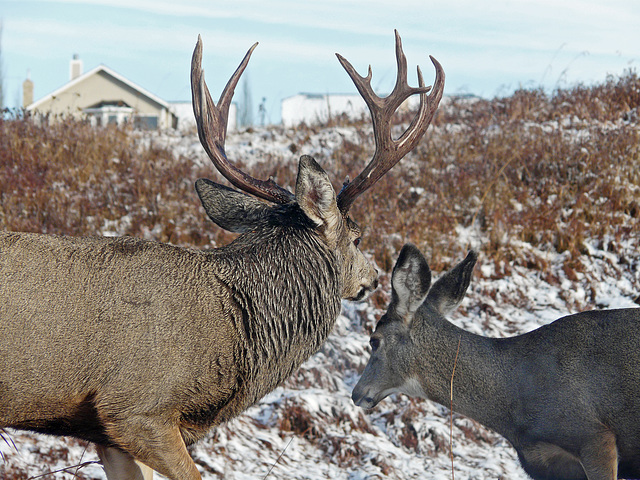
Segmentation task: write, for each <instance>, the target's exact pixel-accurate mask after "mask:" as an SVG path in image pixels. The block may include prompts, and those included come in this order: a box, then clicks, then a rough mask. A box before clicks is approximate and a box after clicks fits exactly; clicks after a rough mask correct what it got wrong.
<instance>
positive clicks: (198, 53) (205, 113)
mask: <svg viewBox="0 0 640 480" xmlns="http://www.w3.org/2000/svg"><path fill="white" fill-rule="evenodd" d="M257 45H258V44H257V43H255V44H253V46H252V47H251V48H250V49H249V51H248V52H247V53H246V55H245V56H244V59H243V60H242V62H241V63H240V66H238V68H237V69H236V71H235V72H234V73H233V75H232V76H231V78H230V79H229V81H228V82H227V85H226V86H225V87H224V90H223V91H222V94H221V95H220V99H219V100H218V105H217V106H216V105H215V103H213V99H212V98H211V94H210V93H209V88H208V87H207V84H206V82H205V81H204V71H203V70H202V39H201V38H200V35H198V43H197V44H196V48H195V49H194V51H193V57H192V59H191V98H192V101H193V113H194V115H195V117H196V124H197V125H198V136H199V137H200V143H201V144H202V146H203V147H204V149H205V151H206V152H207V155H209V158H210V159H211V161H212V162H213V164H214V166H215V167H216V169H217V170H218V171H219V172H220V173H221V174H222V175H223V176H224V177H225V178H226V179H227V180H229V181H230V182H231V183H232V184H233V185H234V186H236V187H237V188H239V189H240V190H243V191H245V192H247V193H250V194H252V195H255V196H257V197H260V198H263V199H265V200H269V201H271V202H274V203H288V202H291V201H292V200H294V199H295V196H294V195H293V194H292V193H291V192H290V191H288V190H287V189H285V188H282V187H280V186H279V185H278V184H276V183H275V182H274V181H273V180H272V179H269V180H257V179H255V178H253V177H252V176H250V175H248V174H247V173H245V172H243V171H242V170H240V169H239V168H237V167H236V166H235V165H233V164H231V163H230V162H229V160H228V159H227V155H226V153H225V151H224V142H225V139H226V138H227V120H228V117H229V106H230V105H231V99H232V98H233V92H234V90H235V88H236V85H237V84H238V81H239V80H240V76H241V75H242V72H244V70H245V68H247V65H248V63H249V59H250V57H251V53H252V52H253V50H254V49H255V48H256V46H257Z"/></svg>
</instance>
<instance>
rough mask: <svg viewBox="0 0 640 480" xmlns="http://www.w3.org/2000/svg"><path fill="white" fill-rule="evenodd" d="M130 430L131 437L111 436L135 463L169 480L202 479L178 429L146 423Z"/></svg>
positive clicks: (117, 479) (125, 435) (117, 478)
mask: <svg viewBox="0 0 640 480" xmlns="http://www.w3.org/2000/svg"><path fill="white" fill-rule="evenodd" d="M129 426H131V425H129ZM138 426H139V425H138ZM130 431H131V432H135V433H133V435H132V436H129V435H127V433H125V434H124V435H113V436H112V437H111V438H113V439H114V440H115V441H116V442H117V443H118V444H119V445H121V446H122V448H123V449H125V450H126V451H128V452H132V453H133V454H134V455H135V458H136V459H137V460H139V461H140V462H143V463H144V465H146V466H148V467H150V468H151V469H153V470H154V471H156V472H158V473H160V474H162V475H164V476H165V477H167V478H168V479H169V480H202V477H201V476H200V472H198V469H197V468H196V464H195V463H194V461H193V459H192V458H191V456H190V455H189V452H188V451H187V446H186V445H185V443H184V440H183V439H182V435H181V434H180V429H179V428H178V427H177V426H176V427H171V426H167V425H157V424H153V425H150V424H148V423H146V425H145V428H144V429H140V428H139V429H135V428H134V429H131V430H130ZM115 479H116V480H120V479H119V477H115ZM109 480H112V479H111V478H109ZM127 480H129V478H127ZM144 480H147V479H146V478H145V479H144Z"/></svg>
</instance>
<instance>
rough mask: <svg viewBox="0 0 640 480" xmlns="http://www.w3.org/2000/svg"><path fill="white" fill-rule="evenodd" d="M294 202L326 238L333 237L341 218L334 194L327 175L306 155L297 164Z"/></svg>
mask: <svg viewBox="0 0 640 480" xmlns="http://www.w3.org/2000/svg"><path fill="white" fill-rule="evenodd" d="M296 201H297V202H298V205H300V208H301V209H302V211H303V212H304V213H305V215H306V216H307V217H309V219H311V221H313V222H314V223H315V224H316V225H317V226H318V227H320V228H321V229H322V231H323V232H324V233H325V235H326V236H330V237H333V236H335V232H336V231H337V225H338V223H339V221H340V218H341V214H340V211H339V210H338V204H337V203H336V192H335V191H334V190H333V185H331V181H330V180H329V176H328V175H327V173H326V172H325V171H324V170H323V169H322V167H321V166H320V165H318V163H317V162H316V161H315V160H314V159H313V158H312V157H310V156H308V155H303V156H302V157H300V163H299V164H298V179H297V181H296Z"/></svg>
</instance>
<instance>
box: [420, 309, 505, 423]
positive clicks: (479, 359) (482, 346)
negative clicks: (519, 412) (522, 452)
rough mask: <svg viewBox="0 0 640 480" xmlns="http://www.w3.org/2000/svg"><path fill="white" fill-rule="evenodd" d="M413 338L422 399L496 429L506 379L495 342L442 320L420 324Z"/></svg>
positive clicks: (502, 358) (501, 414) (501, 413)
mask: <svg viewBox="0 0 640 480" xmlns="http://www.w3.org/2000/svg"><path fill="white" fill-rule="evenodd" d="M420 330H421V331H420V333H419V334H418V335H416V336H415V337H416V338H417V340H416V341H417V342H419V345H420V348H419V350H420V352H422V353H421V354H420V355H419V356H418V357H419V358H422V360H421V363H422V365H421V366H420V369H421V371H422V372H427V374H426V375H423V376H422V381H421V382H420V383H421V386H422V388H423V390H424V392H425V394H426V395H425V396H426V397H428V398H430V399H431V400H434V401H436V402H437V403H440V404H441V405H444V406H446V407H448V408H450V407H451V406H453V410H454V411H455V412H458V413H461V414H463V415H465V416H468V417H470V418H473V419H474V420H476V421H478V422H480V423H482V424H484V425H487V426H488V427H491V428H494V429H496V430H498V428H497V426H498V425H499V424H500V417H501V416H504V410H503V409H501V408H500V405H501V399H502V398H505V396H506V388H507V381H508V377H507V375H506V373H507V370H505V365H508V363H507V362H506V361H505V358H504V353H502V352H501V349H499V348H497V342H496V340H497V339H493V338H488V337H483V336H480V335H475V334H473V333H470V332H467V331H465V330H463V329H461V328H458V327H457V326H455V325H454V324H452V323H451V322H448V321H447V320H445V319H444V318H441V319H438V320H436V321H432V322H429V323H428V324H426V325H422V326H421V329H420Z"/></svg>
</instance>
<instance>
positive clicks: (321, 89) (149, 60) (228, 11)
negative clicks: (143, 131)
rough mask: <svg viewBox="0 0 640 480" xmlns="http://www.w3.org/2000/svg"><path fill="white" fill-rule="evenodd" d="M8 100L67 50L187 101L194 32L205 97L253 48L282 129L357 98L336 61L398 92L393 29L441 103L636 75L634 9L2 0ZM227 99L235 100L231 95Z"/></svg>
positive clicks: (65, 75) (373, 0) (557, 1)
mask: <svg viewBox="0 0 640 480" xmlns="http://www.w3.org/2000/svg"><path fill="white" fill-rule="evenodd" d="M0 19H1V21H2V36H1V39H0V41H1V58H0V61H1V63H2V72H3V75H2V76H3V77H4V91H5V95H4V96H5V105H6V106H9V107H17V106H20V104H21V102H22V82H23V81H24V79H25V78H26V77H27V75H29V76H30V78H31V80H32V81H33V82H34V97H35V99H36V100H37V99H39V98H41V97H43V96H45V95H47V94H49V93H51V92H52V91H54V90H56V89H57V88H59V87H61V86H62V85H64V84H65V83H66V82H67V81H68V80H69V61H70V60H71V58H72V56H73V55H74V54H77V55H79V57H80V59H81V60H82V61H83V65H84V71H88V70H90V69H92V68H94V67H95V66H97V65H99V64H104V65H106V66H108V67H109V68H111V69H113V70H115V71H116V72H118V73H119V74H121V75H123V76H125V77H126V78H128V79H129V80H131V81H132V82H134V83H137V84H138V85H140V86H141V87H143V88H144V89H146V90H147V91H149V92H151V93H153V94H155V95H157V96H159V97H160V98H162V99H164V100H167V101H187V100H189V99H190V86H189V73H190V61H191V54H192V52H193V48H194V46H195V43H196V40H197V38H198V34H200V35H201V36H202V40H203V45H204V53H203V68H204V70H205V78H206V80H207V84H208V85H209V88H210V90H211V93H212V96H213V98H214V99H217V98H218V96H219V95H220V93H221V91H222V89H223V88H224V85H225V84H226V82H227V80H228V79H229V77H230V76H231V74H232V73H233V71H234V70H235V68H236V67H237V65H238V64H239V63H240V61H241V60H242V58H243V56H244V54H245V52H246V51H247V50H248V49H249V47H250V46H251V45H253V43H255V42H259V45H258V48H257V49H256V50H255V51H254V53H253V56H252V58H251V62H250V63H249V67H248V69H247V71H246V72H245V74H244V77H243V80H241V87H242V88H244V87H243V86H244V83H243V82H246V87H247V90H248V91H249V92H250V94H251V98H252V101H253V102H252V105H253V106H254V107H253V109H254V111H255V112H256V114H255V115H254V116H257V111H258V106H259V104H260V103H261V102H262V99H263V98H264V99H265V100H264V106H265V108H266V111H267V120H268V121H270V122H272V123H277V122H279V121H280V102H281V100H282V99H283V98H286V97H289V96H292V95H296V94H298V93H302V92H305V93H319V94H326V93H356V90H355V87H354V86H353V84H352V82H351V80H350V79H349V77H348V76H347V74H346V73H345V72H344V70H343V69H342V67H341V66H340V64H339V63H338V61H337V59H336V57H335V53H336V52H338V53H340V54H342V55H343V56H344V57H346V58H347V59H348V60H349V61H350V62H351V63H352V64H353V65H354V67H355V68H356V69H357V70H358V71H359V72H360V73H361V74H366V71H367V67H368V65H371V67H372V70H373V80H372V85H373V87H374V89H375V90H376V91H377V92H379V93H383V94H384V93H388V92H389V91H391V89H392V88H393V84H394V83H395V70H396V66H395V54H394V35H393V31H394V29H397V30H398V31H399V33H400V35H401V37H402V42H403V46H404V51H405V54H406V56H407V60H408V65H409V83H410V84H411V85H417V79H416V72H415V68H416V65H420V67H421V69H422V72H423V74H424V77H425V82H426V83H427V84H430V83H432V81H433V78H434V71H433V67H432V65H431V62H430V60H429V55H433V56H434V57H435V58H437V59H438V61H439V62H440V63H441V64H442V66H443V68H444V71H445V73H446V84H445V95H447V94H448V95H451V94H474V95H479V96H482V97H485V98H492V97H495V96H504V95H508V94H510V93H511V92H513V91H514V90H515V89H517V88H538V87H542V88H544V89H546V90H547V91H552V90H553V89H556V88H563V87H570V86H573V85H575V84H577V83H582V84H591V83H594V82H601V81H603V80H605V79H606V77H607V75H620V74H622V73H624V72H625V71H626V70H628V69H635V70H636V71H637V70H638V66H639V63H640V2H638V0H601V1H594V0H535V1H528V0H522V1H517V0H491V1H482V0H393V1H389V0H385V1H383V0H366V1H365V0H320V1H316V0H314V1H305V0H295V1H292V0H228V1H222V0H39V1H36V0H0ZM239 90H240V88H239V89H237V90H236V98H235V100H238V97H239V96H240V95H241V93H240V91H239Z"/></svg>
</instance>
